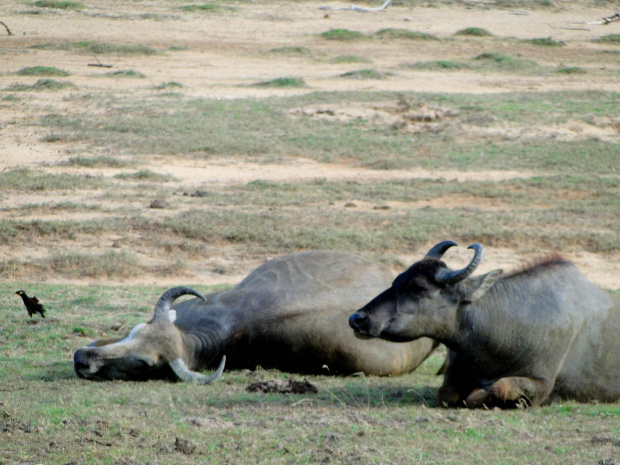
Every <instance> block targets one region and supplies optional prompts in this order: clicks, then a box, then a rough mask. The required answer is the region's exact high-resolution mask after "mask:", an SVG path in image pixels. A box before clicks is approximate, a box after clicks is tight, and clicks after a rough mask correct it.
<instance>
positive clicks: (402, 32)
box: [376, 28, 437, 40]
mask: <svg viewBox="0 0 620 465" xmlns="http://www.w3.org/2000/svg"><path fill="white" fill-rule="evenodd" d="M376 37H378V38H380V39H407V40H437V37H435V36H433V35H431V34H427V33H425V32H418V31H410V30H409V29H399V28H387V29H381V30H380V31H378V32H377V33H376Z"/></svg>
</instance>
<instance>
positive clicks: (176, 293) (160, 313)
mask: <svg viewBox="0 0 620 465" xmlns="http://www.w3.org/2000/svg"><path fill="white" fill-rule="evenodd" d="M187 294H189V295H195V296H196V297H200V298H201V299H202V300H207V299H205V297H204V296H203V295H202V294H201V293H200V292H198V291H195V290H194V289H192V288H191V287H185V286H178V287H173V288H171V289H168V290H167V291H166V292H164V293H163V294H162V296H161V297H160V298H159V300H158V301H157V305H155V315H154V317H153V319H155V320H157V319H159V318H168V312H169V311H170V307H171V306H172V303H173V302H174V301H175V300H176V299H178V298H179V297H181V296H182V295H187Z"/></svg>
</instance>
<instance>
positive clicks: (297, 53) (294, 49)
mask: <svg viewBox="0 0 620 465" xmlns="http://www.w3.org/2000/svg"><path fill="white" fill-rule="evenodd" d="M269 53H271V54H274V55H281V56H286V57H302V58H306V57H312V55H313V54H312V50H310V49H309V48H307V47H299V46H287V47H275V48H272V49H270V50H269Z"/></svg>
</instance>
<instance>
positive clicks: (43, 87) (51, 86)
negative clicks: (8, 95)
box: [7, 79, 75, 92]
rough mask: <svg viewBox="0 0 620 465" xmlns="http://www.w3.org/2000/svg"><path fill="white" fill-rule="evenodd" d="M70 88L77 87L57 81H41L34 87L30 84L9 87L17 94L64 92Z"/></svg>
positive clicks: (8, 88)
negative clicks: (49, 91)
mask: <svg viewBox="0 0 620 465" xmlns="http://www.w3.org/2000/svg"><path fill="white" fill-rule="evenodd" d="M70 87H75V85H73V84H72V83H71V82H64V81H56V80H55V79H39V80H38V81H37V82H35V83H34V84H32V85H28V84H12V85H10V86H9V87H7V90H9V91H16V92H28V91H31V90H33V91H48V90H63V89H67V88H70Z"/></svg>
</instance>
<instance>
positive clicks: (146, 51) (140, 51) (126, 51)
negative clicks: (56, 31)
mask: <svg viewBox="0 0 620 465" xmlns="http://www.w3.org/2000/svg"><path fill="white" fill-rule="evenodd" d="M31 48H33V49H39V50H69V51H73V52H76V53H79V54H83V55H136V56H140V55H144V56H151V55H157V54H159V52H158V51H157V50H155V49H154V48H152V47H149V46H148V45H140V44H110V43H106V42H96V41H89V40H81V41H78V42H69V43H53V42H52V43H47V44H42V45H33V46H32V47H31Z"/></svg>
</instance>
